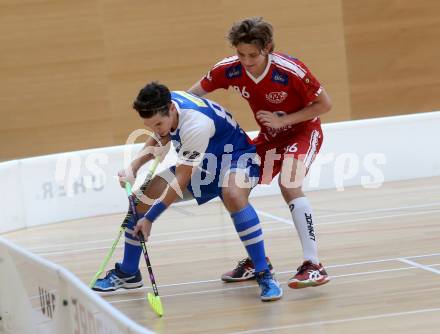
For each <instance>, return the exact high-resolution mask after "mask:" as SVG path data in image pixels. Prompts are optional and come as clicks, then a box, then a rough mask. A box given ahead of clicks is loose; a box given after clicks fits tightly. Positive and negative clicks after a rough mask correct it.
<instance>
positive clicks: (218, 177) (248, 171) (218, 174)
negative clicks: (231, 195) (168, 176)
mask: <svg viewBox="0 0 440 334" xmlns="http://www.w3.org/2000/svg"><path fill="white" fill-rule="evenodd" d="M233 159H234V160H232V161H231V162H230V163H225V164H224V166H221V164H217V166H216V168H215V171H212V172H209V169H210V168H207V167H208V166H207V163H206V162H205V160H204V161H202V163H200V165H199V167H198V168H197V170H196V171H195V172H194V174H193V176H192V177H191V182H190V183H189V184H188V187H187V189H188V191H189V192H190V193H191V194H192V195H193V197H194V199H195V200H196V201H197V203H198V204H199V205H202V204H204V203H206V202H208V201H210V200H212V199H213V198H216V197H217V196H218V197H220V198H222V188H223V187H224V185H223V182H224V180H225V178H226V177H227V176H228V175H229V174H230V173H236V175H237V178H236V180H237V184H238V185H239V186H242V187H246V188H250V189H252V188H254V187H255V186H256V185H257V184H258V179H259V177H260V161H259V158H258V156H257V155H256V154H251V153H248V152H246V155H244V154H234V157H233ZM170 170H171V172H172V173H173V174H174V173H175V171H176V167H175V166H173V167H170ZM240 181H242V182H240ZM239 182H240V183H239ZM225 186H226V185H225Z"/></svg>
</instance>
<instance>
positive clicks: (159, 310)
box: [147, 292, 163, 317]
mask: <svg viewBox="0 0 440 334" xmlns="http://www.w3.org/2000/svg"><path fill="white" fill-rule="evenodd" d="M147 299H148V302H149V303H150V306H151V308H152V309H153V311H154V312H155V313H156V314H157V315H158V316H159V317H161V316H163V307H162V302H161V301H160V297H159V296H155V295H153V294H152V293H151V292H148V294H147Z"/></svg>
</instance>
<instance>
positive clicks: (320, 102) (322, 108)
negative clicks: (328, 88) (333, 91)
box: [283, 90, 332, 125]
mask: <svg viewBox="0 0 440 334" xmlns="http://www.w3.org/2000/svg"><path fill="white" fill-rule="evenodd" d="M331 108H332V104H331V100H330V97H329V96H328V95H327V93H326V92H325V90H323V91H322V92H321V94H320V95H319V96H318V98H317V99H316V101H314V102H313V103H311V104H309V105H308V106H307V107H305V108H303V109H301V110H299V111H297V112H295V113H292V114H288V115H285V116H284V117H283V121H284V124H285V125H293V124H297V123H301V122H305V121H309V120H312V119H314V118H315V117H319V116H321V115H323V114H325V113H327V112H329V111H330V110H331Z"/></svg>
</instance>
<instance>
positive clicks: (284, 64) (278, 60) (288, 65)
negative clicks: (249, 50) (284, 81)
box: [272, 54, 307, 79]
mask: <svg viewBox="0 0 440 334" xmlns="http://www.w3.org/2000/svg"><path fill="white" fill-rule="evenodd" d="M272 59H273V62H274V63H275V64H276V65H278V66H280V67H281V68H283V69H285V70H290V72H292V73H293V74H295V75H297V76H298V77H300V78H301V79H303V78H304V77H305V76H306V73H307V72H306V71H305V70H304V69H302V68H301V67H300V66H298V65H297V64H295V63H294V62H292V61H289V60H287V59H285V58H283V57H281V56H280V55H278V54H273V58H272Z"/></svg>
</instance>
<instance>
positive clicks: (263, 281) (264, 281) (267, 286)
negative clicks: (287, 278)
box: [258, 274, 275, 294]
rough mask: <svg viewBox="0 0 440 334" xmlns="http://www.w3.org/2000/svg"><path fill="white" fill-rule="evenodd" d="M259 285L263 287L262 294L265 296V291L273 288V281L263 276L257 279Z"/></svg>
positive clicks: (267, 276)
mask: <svg viewBox="0 0 440 334" xmlns="http://www.w3.org/2000/svg"><path fill="white" fill-rule="evenodd" d="M258 281H259V283H260V284H262V285H263V294H266V292H267V291H269V290H270V289H272V287H275V283H274V281H273V278H272V277H269V275H267V274H264V275H262V276H261V277H260V278H259V279H258Z"/></svg>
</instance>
